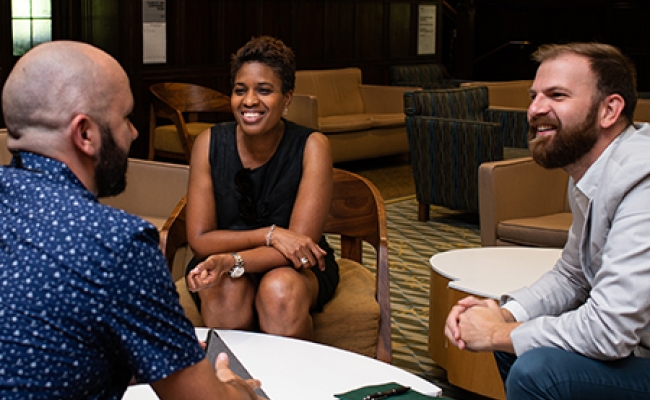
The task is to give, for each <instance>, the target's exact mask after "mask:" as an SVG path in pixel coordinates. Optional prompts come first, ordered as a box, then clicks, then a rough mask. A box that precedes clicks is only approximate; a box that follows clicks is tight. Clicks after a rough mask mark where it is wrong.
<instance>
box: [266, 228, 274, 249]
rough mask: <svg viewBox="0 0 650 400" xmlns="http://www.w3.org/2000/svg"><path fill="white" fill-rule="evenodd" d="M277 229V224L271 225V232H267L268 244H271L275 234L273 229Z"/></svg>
mask: <svg viewBox="0 0 650 400" xmlns="http://www.w3.org/2000/svg"><path fill="white" fill-rule="evenodd" d="M274 230H275V224H273V225H271V227H270V228H269V233H267V234H266V246H267V247H268V246H270V245H271V237H272V236H273V231H274Z"/></svg>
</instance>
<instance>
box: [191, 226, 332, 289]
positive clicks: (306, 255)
mask: <svg viewBox="0 0 650 400" xmlns="http://www.w3.org/2000/svg"><path fill="white" fill-rule="evenodd" d="M269 244H270V246H272V247H273V248H275V249H276V250H277V251H279V252H280V253H281V254H282V255H283V256H284V257H285V258H286V259H287V260H288V261H289V262H290V263H291V264H292V265H293V267H294V268H295V269H296V270H300V269H306V268H312V267H315V266H318V268H319V269H320V270H321V271H323V270H325V255H326V254H327V252H326V251H325V250H323V249H322V248H321V247H320V246H319V245H318V244H317V243H315V242H314V241H313V240H312V239H311V238H310V237H309V236H306V235H302V234H299V233H296V232H294V231H291V230H289V229H283V228H280V227H276V228H275V230H274V232H273V237H272V240H271V241H270V243H269ZM234 265H235V261H234V259H233V257H232V255H230V254H228V253H219V254H213V255H210V256H209V257H208V258H206V259H205V260H204V261H203V262H201V263H199V264H198V265H197V266H196V267H194V269H193V270H192V271H190V272H189V273H188V274H187V285H188V289H189V290H190V291H192V292H198V291H201V290H205V289H208V288H210V287H212V286H214V285H215V284H216V283H217V281H218V279H219V277H223V276H225V275H226V274H227V273H228V271H230V270H231V269H232V268H233V267H234Z"/></svg>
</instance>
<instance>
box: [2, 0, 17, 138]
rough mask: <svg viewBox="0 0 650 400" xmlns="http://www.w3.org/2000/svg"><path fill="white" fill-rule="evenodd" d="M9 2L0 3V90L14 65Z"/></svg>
mask: <svg viewBox="0 0 650 400" xmlns="http://www.w3.org/2000/svg"><path fill="white" fill-rule="evenodd" d="M10 21H11V2H10V1H0V88H1V87H2V86H4V82H5V80H6V79H7V75H8V74H9V71H10V70H11V68H13V65H14V61H13V60H14V57H13V45H14V44H13V39H12V37H11V23H10ZM4 127H5V122H4V117H3V115H2V107H0V128H4Z"/></svg>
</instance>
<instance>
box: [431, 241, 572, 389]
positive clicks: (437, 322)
mask: <svg viewBox="0 0 650 400" xmlns="http://www.w3.org/2000/svg"><path fill="white" fill-rule="evenodd" d="M561 252H562V250H561V249H541V248H530V247H482V248H475V249H462V250H450V251H446V252H443V253H438V254H436V255H434V256H433V257H431V259H430V260H429V262H430V264H431V268H432V270H431V286H430V290H431V291H430V295H429V354H430V355H431V358H432V359H433V361H435V362H436V363H437V364H438V365H440V366H441V367H443V368H444V369H445V370H446V371H447V380H448V381H449V382H450V383H451V384H453V385H455V386H458V387H460V388H463V389H465V390H469V391H471V392H474V393H478V394H480V395H483V396H487V397H492V398H495V399H505V394H504V391H503V383H502V381H501V377H500V376H499V372H498V370H497V367H496V363H495V361H494V357H493V355H492V353H473V352H469V351H461V350H459V349H458V348H456V347H455V346H453V345H449V341H448V340H447V338H446V337H445V334H444V327H445V320H446V318H447V315H448V314H449V310H451V307H452V306H453V305H454V304H456V302H458V300H460V299H462V298H464V297H466V296H468V295H474V296H477V297H481V298H492V299H495V300H498V299H499V297H500V296H501V294H503V293H506V292H510V291H513V290H516V289H519V288H521V287H524V286H528V285H529V284H531V283H533V282H534V281H535V280H537V278H539V277H540V276H541V275H542V274H544V273H545V272H546V271H548V270H550V269H551V268H552V267H553V266H554V265H555V262H556V261H557V259H558V258H560V255H561Z"/></svg>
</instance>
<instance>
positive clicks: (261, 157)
mask: <svg viewBox="0 0 650 400" xmlns="http://www.w3.org/2000/svg"><path fill="white" fill-rule="evenodd" d="M295 68H296V67H295V60H294V55H293V52H292V51H291V49H289V48H288V47H286V46H285V45H284V43H282V42H281V41H279V40H277V39H274V38H271V37H268V36H263V37H259V38H255V39H252V40H251V41H250V42H248V43H247V44H246V45H245V46H244V47H242V48H241V49H239V50H238V51H237V53H236V54H235V55H234V56H233V58H232V67H231V83H232V93H231V107H232V110H233V114H234V116H235V121H234V122H228V123H224V124H219V125H216V126H214V127H213V128H211V129H209V130H206V131H205V132H203V133H201V134H200V135H199V136H198V138H197V139H196V141H195V143H194V147H193V150H192V157H191V161H190V166H191V168H190V183H189V188H188V196H187V235H188V241H189V244H190V246H191V247H192V250H193V252H194V254H195V257H196V258H195V259H193V260H192V261H191V262H190V263H189V265H188V268H187V275H186V276H187V279H186V280H187V284H188V287H189V289H190V290H191V291H193V292H194V296H193V297H194V300H195V302H196V304H197V306H198V308H199V309H200V311H201V314H202V317H203V320H204V322H205V323H206V324H207V325H208V326H209V327H215V328H229V329H245V330H261V331H263V332H268V333H273V334H277V335H284V336H293V337H300V338H305V339H311V338H313V323H312V318H311V314H310V312H311V311H318V310H320V309H321V308H322V307H323V305H324V304H325V303H327V302H328V301H329V300H330V299H331V297H332V295H333V294H334V291H335V289H336V287H337V285H338V281H339V274H338V265H337V264H336V261H335V260H334V253H333V250H332V249H331V248H330V247H329V245H328V244H327V241H326V240H325V238H324V237H323V234H322V230H323V226H324V223H325V218H326V216H327V212H328V210H329V205H330V199H331V195H332V194H331V192H332V156H331V151H330V148H329V143H328V141H327V139H326V138H325V136H324V135H323V134H322V133H320V132H315V131H314V130H313V129H310V128H306V127H303V126H300V125H297V124H295V123H293V122H291V121H288V120H286V119H284V118H283V115H284V114H285V113H286V109H287V107H289V105H290V103H291V100H292V96H293V87H294V81H295Z"/></svg>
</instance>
